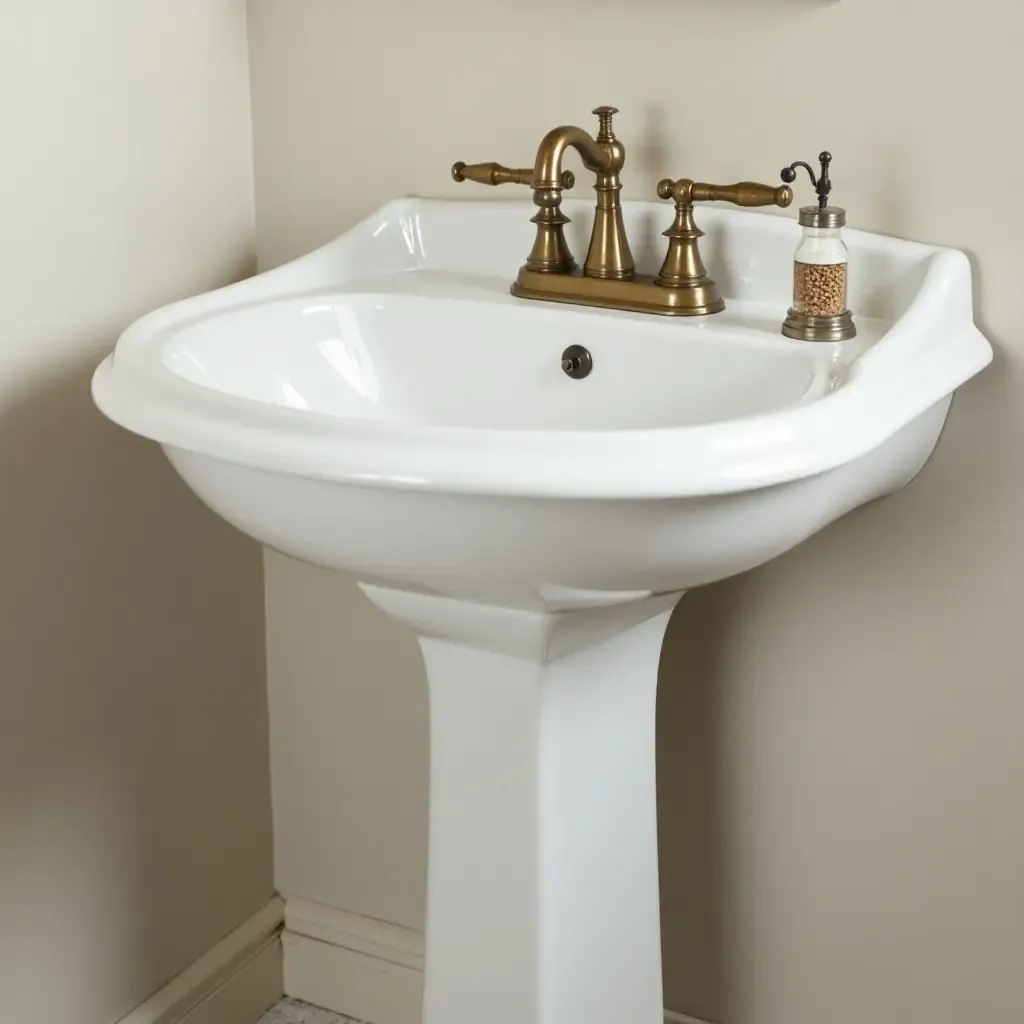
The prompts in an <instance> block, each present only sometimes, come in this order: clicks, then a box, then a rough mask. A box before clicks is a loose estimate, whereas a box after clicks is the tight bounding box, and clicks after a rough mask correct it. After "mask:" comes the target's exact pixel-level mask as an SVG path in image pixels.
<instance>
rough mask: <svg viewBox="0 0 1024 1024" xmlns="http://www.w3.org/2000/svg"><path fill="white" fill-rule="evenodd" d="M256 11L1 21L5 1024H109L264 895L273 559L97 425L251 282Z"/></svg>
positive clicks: (152, 459)
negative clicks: (114, 371) (126, 347)
mask: <svg viewBox="0 0 1024 1024" xmlns="http://www.w3.org/2000/svg"><path fill="white" fill-rule="evenodd" d="M244 18H245V10H244V3H243V0H173V2H172V3H168V2H158V0H90V2H88V3H84V2H82V0H3V2H2V3H0V140H2V144H0V480H2V482H3V484H2V488H0V658H2V682H0V924H2V933H0V1006H2V1009H0V1018H2V1019H3V1020H4V1021H12V1022H13V1021H29V1020H31V1021H38V1022H40V1024H110V1022H111V1021H113V1020H115V1019H117V1018H119V1017H121V1016H122V1015H124V1014H125V1013H127V1012H128V1011H129V1010H131V1009H132V1007H133V1006H135V1005H136V1004H138V1003H139V1002H140V1001H142V1000H144V999H146V998H147V997H148V996H149V995H150V994H151V993H152V992H153V991H154V990H155V989H157V988H158V987H159V986H161V985H162V984H163V983H164V982H166V981H167V980H168V979H169V978H170V977H171V976H173V975H174V974H176V973H177V972H178V971H180V970H181V969H182V968H183V967H184V966H185V965H187V964H188V963H189V962H191V961H192V960H193V959H194V958H195V957H197V956H199V955H200V954H202V953H203V952H205V951H206V950H207V949H209V947H210V946H212V945H213V944H214V943H215V942H217V941H218V940H219V939H220V938H221V937H222V936H224V935H225V934H226V933H227V932H229V931H230V930H231V929H232V928H234V927H235V926H236V925H238V924H239V923H240V922H241V921H242V920H243V919H244V918H245V917H247V916H248V915H249V914H251V913H253V912H254V911H255V910H257V909H258V908H259V907H260V906H262V905H263V904H264V903H265V902H266V900H267V899H268V898H269V897H270V895H271V893H272V878H271V865H270V848H271V839H270V811H269V800H268V780H267V774H268V773H267V737H266V731H267V723H266V700H265V691H264V655H263V635H262V628H263V611H262V586H261V576H260V555H259V550H258V548H257V547H256V546H255V545H254V544H252V543H250V542H248V541H246V540H245V539H243V538H242V537H241V536H240V535H239V534H237V533H236V532H235V531H233V530H231V529H230V528H229V527H227V526H224V525H223V524H221V523H220V522H219V521H218V520H217V519H216V518H215V517H214V516H212V515H211V514H210V513H209V512H208V511H207V510H206V509H204V508H203V507H202V506H201V505H200V504H199V502H198V501H196V500H195V499H194V498H193V497H192V496H191V494H190V493H189V492H188V491H187V489H186V488H185V487H184V485H182V484H181V483H180V482H179V481H178V479H177V478H176V476H175V474H174V473H173V471H172V470H171V469H170V467H169V466H168V464H167V463H166V460H164V458H163V456H162V455H161V453H160V451H159V449H158V448H157V447H156V446H154V445H152V444H149V443H146V442H144V441H141V440H139V439H136V438H134V437H131V436H129V435H128V434H127V433H125V432H124V431H122V430H119V429H118V428H116V427H114V426H113V425H112V424H110V423H109V422H107V421H106V420H104V419H103V418H102V417H101V416H100V414H99V413H98V412H97V411H96V410H95V409H94V408H93V406H92V402H91V399H90V395H89V378H90V375H91V373H92V370H93V368H94V367H95V365H96V364H97V363H98V362H99V360H100V359H101V358H102V357H103V356H104V355H105V354H106V353H107V352H108V351H109V350H110V349H111V347H112V346H113V344H114V341H115V339H116V337H117V335H118V333H119V332H120V331H121V330H122V329H123V328H124V327H125V326H126V325H127V324H128V323H129V322H131V321H132V320H133V319H134V318H135V317H137V316H139V315H141V314H143V313H145V312H147V311H148V310H150V309H152V308H153V307H154V306H157V305H160V304H162V303H164V302H166V301H169V300H172V299H175V298H178V297H181V296H184V295H188V294H190V293H194V292H197V291H201V290H203V289H206V288H209V287H211V286H214V285H217V284H219V283H223V282H227V281H229V280H230V279H232V278H234V277H236V276H237V275H238V274H240V273H243V272H245V271H247V270H248V269H250V267H251V260H252V255H251V254H252V216H253V214H252V183H251V141H250V121H249V97H248V75H247V58H246V51H245V21H244Z"/></svg>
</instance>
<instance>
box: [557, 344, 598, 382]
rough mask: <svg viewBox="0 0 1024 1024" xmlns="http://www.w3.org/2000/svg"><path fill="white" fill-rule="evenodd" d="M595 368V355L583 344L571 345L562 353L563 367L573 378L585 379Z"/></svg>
mask: <svg viewBox="0 0 1024 1024" xmlns="http://www.w3.org/2000/svg"><path fill="white" fill-rule="evenodd" d="M593 368H594V357H593V356H592V355H591V354H590V350H589V349H586V348H584V347H583V346H582V345H570V346H569V347H568V348H567V349H566V350H565V351H564V352H563V353H562V369H563V370H564V371H565V373H566V375H567V376H569V377H572V378H573V380H583V378H584V377H586V376H588V375H589V374H590V371H591V370H592V369H593Z"/></svg>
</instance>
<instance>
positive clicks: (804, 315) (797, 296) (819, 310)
mask: <svg viewBox="0 0 1024 1024" xmlns="http://www.w3.org/2000/svg"><path fill="white" fill-rule="evenodd" d="M845 226H846V211H845V210H843V209H841V208H840V207H838V206H804V207H803V208H801V210H800V229H801V236H800V243H799V245H797V248H796V252H795V253H794V254H793V305H792V308H791V309H790V311H789V316H788V317H787V318H786V322H785V324H784V325H783V333H784V334H786V335H787V336H788V337H791V338H803V339H806V340H809V341H842V340H845V339H846V338H852V337H854V336H855V335H856V333H857V329H856V327H855V326H854V323H853V316H852V314H851V313H850V311H849V309H848V308H847V298H848V296H847V291H848V287H849V264H850V251H849V249H847V248H846V243H845V242H844V241H843V228H844V227H845Z"/></svg>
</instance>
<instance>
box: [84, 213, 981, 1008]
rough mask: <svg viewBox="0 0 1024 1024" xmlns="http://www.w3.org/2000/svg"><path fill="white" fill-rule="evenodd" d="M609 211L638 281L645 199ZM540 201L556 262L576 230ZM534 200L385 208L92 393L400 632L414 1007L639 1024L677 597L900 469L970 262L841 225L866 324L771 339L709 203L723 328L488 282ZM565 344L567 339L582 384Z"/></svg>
mask: <svg viewBox="0 0 1024 1024" xmlns="http://www.w3.org/2000/svg"><path fill="white" fill-rule="evenodd" d="M624 206H625V216H626V222H627V227H628V230H629V234H630V237H631V238H632V239H633V240H634V242H633V244H634V253H635V254H636V256H637V263H638V269H640V270H642V271H646V272H653V271H654V270H656V269H657V262H658V260H659V259H660V257H661V254H662V247H661V244H660V242H661V241H662V240H661V239H660V236H659V232H660V231H661V229H662V228H663V227H664V218H665V211H664V208H663V207H662V206H659V205H657V204H653V203H644V202H632V203H626V204H624ZM565 209H566V211H567V212H568V213H569V214H570V216H571V217H572V218H573V224H572V225H571V229H570V242H571V243H572V246H573V248H574V249H576V250H577V251H579V250H580V249H581V248H583V246H584V245H585V239H586V238H587V237H588V234H589V227H590V217H591V212H592V211H591V208H590V205H589V204H586V203H581V202H572V201H566V203H565ZM530 211H531V207H530V205H529V203H528V202H525V201H512V202H479V201H469V202H449V201H440V200H423V199H410V200H400V201H396V202H393V203H390V204H388V205H386V206H385V207H383V208H382V209H380V210H379V211H377V212H376V213H375V214H373V216H371V217H369V218H368V219H367V220H366V221H364V222H363V223H361V224H359V225H358V226H356V227H355V228H353V229H352V230H351V231H350V232H348V233H346V234H345V235H343V236H342V237H340V238H338V239H337V240H335V241H333V242H331V243H330V244H328V245H326V246H325V247H323V248H321V249H319V250H317V251H316V252H313V253H311V254H309V255H307V256H305V257H304V258H302V259H299V260H297V261H295V262H293V263H290V264H288V265H286V266H283V267H280V268H278V269H276V270H273V271H270V272H268V273H265V274H262V275H260V276H257V277H255V278H252V279H250V280H248V281H245V282H242V283H240V284H237V285H234V286H232V287H229V288H224V289H223V290H220V291H216V292H213V293H210V294H206V295H202V296H199V297H197V298H193V299H189V300H186V301H183V302H179V303H177V304H175V305H172V306H169V307H167V308H164V309H161V310H158V311H157V312H155V313H153V314H151V315H149V316H146V317H144V318H143V319H142V320H140V321H139V322H137V323H136V324H134V325H133V326H132V327H130V328H129V329H128V330H127V331H126V332H125V334H124V335H123V336H122V337H121V339H120V340H119V341H118V343H117V346H116V349H115V351H114V352H113V354H112V355H111V356H110V357H109V358H107V359H106V360H105V361H104V362H103V364H102V365H101V366H100V367H99V369H98V370H97V371H96V374H95V377H94V381H93V394H94V398H95V401H96V403H97V404H98V406H99V407H100V409H101V410H102V411H103V412H104V413H105V414H106V415H107V416H109V417H110V418H111V419H112V420H114V421H115V422H117V423H119V424H121V425H122V426H124V427H125V428H127V429H128V430H131V431H134V432H136V433H138V434H141V435H143V436H144V437H148V438H151V439H153V440H154V441H157V442H158V443H159V444H160V445H162V446H163V449H164V451H165V452H166V453H167V456H168V457H169V459H170V460H171V462H172V463H173V465H174V466H175V468H176V469H177V471H178V472H179V473H180V474H181V476H182V477H183V478H184V480H185V481H186V482H187V483H188V485H189V486H190V487H191V488H192V489H193V490H194V491H195V493H196V494H197V495H198V496H199V497H200V498H201V499H202V500H203V501H205V502H206V503H207V504H208V505H209V507H210V508H211V509H213V511H214V512H215V513H217V514H218V515H220V516H222V517H224V518H225V519H226V520H228V521H229V522H231V523H233V524H234V525H235V526H236V527H238V528H239V529H240V530H243V531H245V532H246V533H247V534H249V535H251V536H252V537H254V538H256V539H257V540H259V541H261V542H262V543H264V544H267V545H269V546H271V547H273V548H276V549H277V550H279V551H282V552H284V553H286V554H288V555H291V556H294V557H295V558H299V559H304V560H306V561H308V562H312V563H315V564H317V565H320V566H326V567H330V568H335V569H340V570H346V571H348V572H351V573H354V574H355V576H356V577H357V578H358V580H359V581H360V583H361V585H362V587H363V589H364V590H365V592H366V593H367V594H368V595H369V597H370V598H371V600H373V601H374V602H375V603H376V604H378V605H379V606H380V607H381V608H383V609H384V610H385V611H386V612H387V613H389V614H390V615H392V616H394V617H396V618H397V619H399V620H400V621H402V622H404V623H407V624H408V625H409V626H410V627H411V628H412V629H413V630H414V631H415V633H416V635H417V636H418V637H419V640H420V644H421V646H422V650H423V654H424V657H425V660H426V665H427V670H428V676H429V687H430V730H431V763H430V770H431V790H430V793H431V795H430V840H429V848H430V864H429V876H428V910H427V946H426V987H425V995H424V1020H425V1022H426V1024H469V1022H474V1024H475V1022H478V1021H489V1022H492V1024H613V1022H614V1024H621V1022H623V1021H629V1022H630V1024H656V1022H659V1021H661V1018H662V996H661V957H660V938H659V936H660V932H659V910H658V863H657V850H656V842H657V832H656V819H655V774H654V709H655V686H656V678H657V668H658V658H659V653H660V649H661V642H662V636H663V633H664V629H665V625H666V622H667V620H668V616H669V614H670V612H671V610H672V608H673V606H674V605H675V604H676V602H677V601H678V600H679V598H680V596H681V595H682V594H683V593H684V591H686V590H687V589H689V588H691V587H697V586H700V585H702V584H705V583H709V582H712V581H714V580H719V579H722V578H724V577H727V576H731V575H733V574H736V573H740V572H743V571H745V570H747V569H750V568H753V567H755V566H758V565H761V564H762V563H764V562H766V561H768V560H769V559H772V558H774V557H776V556H778V555H780V554H781V553H783V552H785V551H787V550H789V549H790V548H792V547H794V546H795V545H797V544H799V543H800V542H801V541H803V540H805V539H806V538H808V537H810V536H811V535H812V534H814V533H816V532H817V531H818V530H821V529H822V528H824V527H825V526H827V525H828V524H829V523H830V522H832V521H833V520H835V519H836V518H838V517H839V516H841V515H843V514H844V513H846V512H848V511H849V510H851V509H853V508H854V507H856V506H858V505H861V504H863V503H864V502H867V501H869V500H872V499H874V498H878V497H880V496H883V495H885V494H888V493H890V492H892V491H895V490H897V489H898V488H900V487H902V486H904V485H905V484H907V483H908V482H909V481H910V480H911V479H912V478H913V477H914V476H915V474H916V473H917V472H918V471H919V470H920V469H921V467H922V466H923V464H924V463H925V461H926V460H927V459H928V457H929V456H930V454H931V452H932V449H933V447H934V446H935V444H936V442H937V440H938V437H939V433H940V431H941V429H942V427H943V423H944V421H945V419H946V414H947V410H948V408H949V404H950V400H951V397H952V395H953V393H954V391H955V390H956V389H957V388H958V387H959V386H960V385H962V384H963V383H964V382H965V381H967V380H968V379H969V378H970V377H972V376H973V375H974V374H976V373H978V372H979V371H980V370H981V369H982V368H983V367H984V366H985V365H986V364H987V363H988V362H989V360H990V359H991V354H992V353H991V348H990V346H989V344H988V342H987V341H986V340H985V339H984V338H983V337H982V335H981V334H980V333H979V331H978V330H977V328H976V327H975V325H974V321H973V314H972V303H971V272H970V267H969V264H968V262H967V260H966V258H965V257H964V256H963V254H961V253H959V252H956V251H952V250H947V249H940V248H934V247H929V246H924V245H918V244H914V243H911V242H905V241H899V240H895V239H890V238H886V237H882V236H878V235H871V234H865V233H862V232H857V231H849V232H848V233H847V241H848V243H849V245H850V249H851V292H850V296H851V303H850V304H851V308H852V309H853V310H854V311H855V313H856V314H857V323H858V327H859V335H858V337H857V338H856V339H855V340H853V341H850V342H842V343H836V344H818V345H815V344H810V343H806V342H797V341H790V340H788V339H786V338H783V337H782V336H781V334H780V331H779V326H780V324H781V322H782V320H783V318H784V317H785V315H786V310H787V306H788V305H789V301H790V295H791V273H792V253H793V250H794V247H795V244H796V241H797V232H798V228H797V227H796V225H795V223H794V222H793V221H792V220H791V219H789V218H784V217H779V216H771V215H764V214H758V213H751V212H746V211H739V210H734V209H718V208H707V209H705V210H702V225H703V227H704V228H705V230H706V231H707V237H706V239H705V241H704V245H703V248H704V254H705V259H706V262H707V263H708V269H709V271H710V272H711V274H712V276H713V277H714V278H715V279H716V280H717V281H718V282H719V285H720V286H721V288H722V291H723V294H724V295H725V298H726V301H727V309H726V311H725V312H724V313H720V314H717V315H714V316H707V317H701V318H692V319H691V318H685V319H679V320H675V319H671V320H670V319H662V318H659V317H654V316H645V315H643V314H630V313H620V312H614V311H599V310H592V309H583V308H579V307H571V306H555V305H548V304H544V303H538V302H529V301H523V300H519V299H515V298H513V297H512V296H511V295H510V294H509V283H510V280H511V278H512V276H514V272H515V268H516V267H517V266H518V265H519V263H520V262H521V258H522V256H523V254H524V253H525V252H527V251H528V249H529V246H530V242H531V238H532V235H531V225H530V223H529V217H530ZM570 345H582V346H584V347H585V348H586V349H587V350H588V351H589V352H590V354H591V356H592V360H593V366H592V371H591V372H590V374H589V375H588V376H586V377H585V378H583V379H574V378H573V377H570V376H569V375H567V373H566V372H563V368H562V365H561V358H562V353H563V351H564V350H565V349H566V348H567V347H568V346H570ZM157 542H158V540H157V538H155V537H154V543H157Z"/></svg>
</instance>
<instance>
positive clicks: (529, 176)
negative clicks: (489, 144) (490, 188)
mask: <svg viewBox="0 0 1024 1024" xmlns="http://www.w3.org/2000/svg"><path fill="white" fill-rule="evenodd" d="M452 177H453V178H454V179H455V180H456V181H475V182H476V183H477V184H478V185H530V186H532V185H533V168H532V167H505V166H504V165H503V164H499V163H495V162H494V161H493V160H491V161H489V162H488V163H485V164H467V163H465V162H464V161H462V160H459V161H458V162H457V163H454V164H452ZM575 184H576V175H575V174H573V173H572V171H563V172H562V188H572V187H573V185H575Z"/></svg>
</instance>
